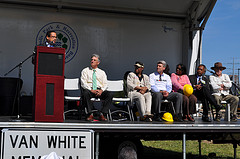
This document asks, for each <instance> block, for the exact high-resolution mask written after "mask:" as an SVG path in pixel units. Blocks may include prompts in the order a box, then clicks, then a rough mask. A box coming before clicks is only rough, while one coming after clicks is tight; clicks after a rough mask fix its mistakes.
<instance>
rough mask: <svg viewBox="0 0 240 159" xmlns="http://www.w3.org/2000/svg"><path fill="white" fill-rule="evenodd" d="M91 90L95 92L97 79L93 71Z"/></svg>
mask: <svg viewBox="0 0 240 159" xmlns="http://www.w3.org/2000/svg"><path fill="white" fill-rule="evenodd" d="M92 88H93V90H97V77H96V70H95V69H93V75H92Z"/></svg>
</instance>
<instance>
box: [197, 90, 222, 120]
mask: <svg viewBox="0 0 240 159" xmlns="http://www.w3.org/2000/svg"><path fill="white" fill-rule="evenodd" d="M194 94H195V96H196V97H197V99H198V100H200V101H201V102H202V105H203V115H208V111H209V103H210V104H212V105H214V106H215V107H216V106H217V105H218V104H217V101H216V99H215V98H214V96H212V94H211V92H210V90H209V89H208V88H206V87H205V86H203V87H202V89H200V90H195V91H194Z"/></svg>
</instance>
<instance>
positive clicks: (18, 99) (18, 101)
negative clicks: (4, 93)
mask: <svg viewBox="0 0 240 159" xmlns="http://www.w3.org/2000/svg"><path fill="white" fill-rule="evenodd" d="M32 56H34V52H33V54H31V55H29V56H28V57H27V58H26V59H25V60H23V61H22V62H20V63H19V64H17V65H16V66H15V67H14V68H12V69H11V70H10V71H8V72H7V73H5V74H4V76H7V75H8V74H9V73H11V72H12V71H13V70H15V69H16V68H18V78H19V79H18V81H17V117H16V119H11V121H23V119H21V115H20V90H21V88H20V85H21V83H20V82H21V76H22V65H23V63H24V62H26V61H27V60H28V59H29V58H31V57H32ZM15 99H16V96H15V98H14V102H13V104H14V105H15Z"/></svg>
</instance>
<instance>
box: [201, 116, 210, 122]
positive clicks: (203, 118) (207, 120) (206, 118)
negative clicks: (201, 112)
mask: <svg viewBox="0 0 240 159" xmlns="http://www.w3.org/2000/svg"><path fill="white" fill-rule="evenodd" d="M202 120H203V121H204V122H211V121H212V120H211V119H210V118H209V117H208V116H202Z"/></svg>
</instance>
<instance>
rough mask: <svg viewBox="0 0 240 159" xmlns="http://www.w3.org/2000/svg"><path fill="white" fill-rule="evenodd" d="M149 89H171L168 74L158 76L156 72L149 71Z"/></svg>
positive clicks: (157, 90) (155, 90)
mask: <svg viewBox="0 0 240 159" xmlns="http://www.w3.org/2000/svg"><path fill="white" fill-rule="evenodd" d="M149 79H150V84H151V90H152V91H153V92H160V91H168V92H169V93H170V92H171V91H172V81H171V78H170V76H169V75H167V74H165V73H163V74H162V75H161V78H160V74H159V73H158V72H154V73H151V74H150V75H149Z"/></svg>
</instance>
